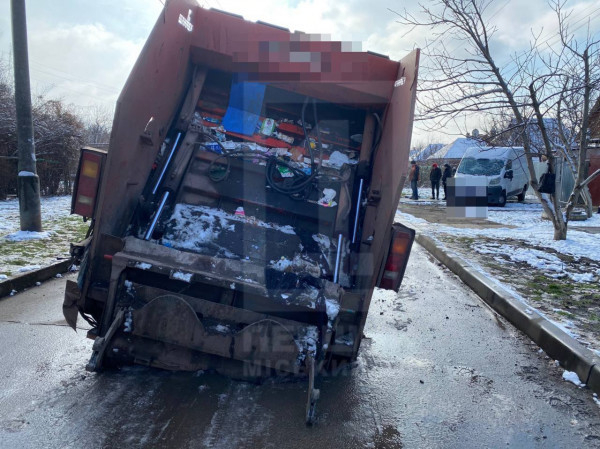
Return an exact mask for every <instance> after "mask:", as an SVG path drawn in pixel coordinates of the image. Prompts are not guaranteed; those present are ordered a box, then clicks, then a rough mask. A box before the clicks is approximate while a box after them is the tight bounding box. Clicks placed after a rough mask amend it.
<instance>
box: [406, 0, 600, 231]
mask: <svg viewBox="0 0 600 449" xmlns="http://www.w3.org/2000/svg"><path fill="white" fill-rule="evenodd" d="M494 4H496V3H494V2H493V1H492V0H439V1H437V2H436V3H434V4H429V3H428V4H427V5H424V4H421V5H420V7H421V11H420V14H419V16H420V17H422V18H418V17H417V16H415V15H413V14H410V13H408V12H406V11H404V13H397V12H396V14H398V15H399V17H400V18H401V19H400V22H401V23H403V24H405V25H409V26H412V27H427V28H429V29H431V31H432V34H431V35H432V36H433V38H432V39H431V40H430V41H428V42H427V45H426V46H425V49H424V54H425V56H426V58H424V59H425V61H427V62H425V64H424V67H422V69H421V73H422V74H424V76H422V77H421V78H422V79H421V88H420V94H419V96H418V109H419V114H420V117H419V118H420V119H422V120H423V119H425V120H427V121H428V122H429V123H430V125H429V126H430V127H431V128H432V129H440V127H442V128H444V127H447V126H449V125H455V126H456V125H460V121H461V120H464V117H465V115H469V114H470V115H477V116H478V117H480V118H487V119H488V120H490V119H491V120H493V119H494V118H496V119H497V118H498V117H502V116H503V115H504V116H507V115H508V116H510V117H511V120H510V125H509V126H508V127H504V129H502V130H501V131H500V132H501V133H504V134H505V133H513V134H514V133H516V134H518V135H519V137H520V141H521V143H522V146H523V147H524V149H525V155H526V160H527V167H528V170H529V174H530V178H531V186H532V187H533V189H534V191H535V194H536V196H537V197H538V199H539V200H540V202H541V204H542V207H543V209H544V212H545V213H546V215H547V216H548V217H549V218H550V220H551V221H552V224H553V226H554V238H555V239H556V240H564V239H566V236H567V224H568V220H569V214H570V213H571V211H572V209H573V207H574V206H575V204H576V202H577V199H578V197H579V195H580V193H581V192H582V191H584V190H585V189H586V186H587V184H589V182H590V181H591V180H593V179H594V177H595V176H598V175H599V174H600V171H599V172H596V173H593V174H591V175H590V176H588V177H587V178H586V177H585V160H586V159H585V158H586V152H587V138H586V136H587V135H588V128H589V120H588V117H589V111H590V108H589V105H590V101H593V98H592V97H593V96H594V95H593V91H594V88H596V90H597V88H598V86H599V85H600V74H599V71H600V68H599V67H598V65H596V66H594V64H593V61H597V59H598V53H599V51H600V49H599V45H598V40H597V38H595V37H592V35H591V34H590V33H589V32H588V34H587V37H586V38H585V39H584V40H583V41H581V42H580V41H578V40H577V39H576V38H575V36H574V35H573V34H572V33H570V32H569V29H568V26H567V23H568V18H569V16H568V14H565V13H564V1H562V0H557V1H554V2H552V3H551V4H550V6H551V7H552V8H553V9H554V11H555V12H556V16H557V21H558V25H559V27H558V33H557V37H558V38H560V44H559V45H554V46H552V45H550V44H549V42H548V40H543V39H542V38H541V36H540V35H533V36H532V38H531V43H530V48H529V49H528V50H527V51H524V52H522V53H520V54H516V55H514V56H513V57H512V58H511V59H510V61H509V62H507V63H506V64H502V65H501V64H499V63H497V61H496V59H495V55H494V52H493V50H492V48H495V47H494V41H493V37H494V34H495V32H496V31H497V30H496V28H495V27H494V26H492V25H491V24H490V17H492V16H493V15H494V14H496V13H497V12H498V11H496V12H492V11H491V6H492V5H494ZM449 43H454V44H457V47H456V48H450V46H449ZM427 57H428V58H427ZM596 96H597V94H596ZM571 108H577V109H578V111H580V112H578V113H579V114H580V116H579V117H578V118H577V119H576V120H575V121H569V122H568V123H570V126H571V127H572V128H573V129H572V130H567V128H566V127H563V126H562V125H560V133H561V134H562V137H561V138H560V139H551V136H550V132H549V129H547V126H546V123H547V122H546V121H545V120H544V119H545V118H548V117H557V116H559V117H560V116H561V114H562V117H563V118H564V117H565V111H566V110H568V111H569V113H571V112H572V109H571ZM559 122H560V120H559ZM533 126H535V127H537V128H538V129H539V133H540V136H541V145H540V147H541V148H539V149H537V150H536V148H535V145H534V143H535V142H532V138H531V135H532V134H531V129H532V127H533ZM567 136H568V137H567ZM489 138H490V139H491V140H492V141H493V140H494V136H489ZM573 139H576V140H577V146H576V148H577V150H576V151H573V146H572V145H573ZM540 152H541V153H542V155H543V157H544V158H545V160H546V161H547V162H548V170H549V172H550V173H556V157H557V155H560V156H564V157H567V159H568V160H569V161H571V163H572V165H571V166H572V167H573V173H574V175H575V188H574V189H573V192H572V194H571V196H570V198H569V200H568V202H567V205H566V214H565V213H563V210H562V209H561V204H560V201H559V196H558V195H557V193H556V192H554V193H540V192H539V185H538V181H537V179H536V174H535V166H534V163H533V160H534V158H536V157H540Z"/></svg>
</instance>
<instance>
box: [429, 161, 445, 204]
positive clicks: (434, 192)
mask: <svg viewBox="0 0 600 449" xmlns="http://www.w3.org/2000/svg"><path fill="white" fill-rule="evenodd" d="M441 178H442V169H441V168H440V167H438V164H433V166H432V168H431V172H430V173H429V180H430V181H431V199H432V200H435V199H436V197H437V199H438V200H439V199H440V179H441Z"/></svg>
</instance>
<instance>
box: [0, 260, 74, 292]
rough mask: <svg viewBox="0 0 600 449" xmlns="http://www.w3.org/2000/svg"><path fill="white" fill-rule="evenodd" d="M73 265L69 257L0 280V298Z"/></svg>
mask: <svg viewBox="0 0 600 449" xmlns="http://www.w3.org/2000/svg"><path fill="white" fill-rule="evenodd" d="M71 265H73V262H72V261H71V260H70V259H67V260H63V261H61V262H57V263H54V264H52V265H49V266H47V267H44V268H40V269H39V270H35V271H29V272H27V273H24V274H21V275H20V276H16V277H14V278H11V279H7V280H5V281H2V282H0V298H2V297H4V296H7V295H9V294H10V292H11V291H13V290H16V291H21V290H23V289H25V288H29V287H32V286H33V285H35V283H36V282H42V281H45V280H47V279H50V278H51V277H54V276H56V275H57V274H58V273H65V272H66V271H69V267H70V266H71Z"/></svg>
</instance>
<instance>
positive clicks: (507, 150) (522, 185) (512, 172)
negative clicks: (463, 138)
mask: <svg viewBox="0 0 600 449" xmlns="http://www.w3.org/2000/svg"><path fill="white" fill-rule="evenodd" d="M456 177H457V178H469V177H477V178H481V177H485V178H486V181H487V196H488V204H495V205H498V206H504V205H505V204H506V199H507V198H510V197H513V196H516V197H517V200H518V201H519V202H521V201H523V200H524V199H525V192H526V191H527V187H528V186H529V175H528V171H527V161H526V160H525V151H524V149H523V148H522V147H484V148H481V147H472V148H469V149H468V150H467V151H466V152H465V154H464V156H463V158H462V159H461V161H460V164H459V165H458V169H457V170H456Z"/></svg>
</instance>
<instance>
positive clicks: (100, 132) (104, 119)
mask: <svg viewBox="0 0 600 449" xmlns="http://www.w3.org/2000/svg"><path fill="white" fill-rule="evenodd" d="M81 115H82V117H83V122H84V125H85V132H84V141H85V144H86V145H90V146H93V147H94V146H95V147H104V146H107V145H108V141H109V140H110V131H111V127H112V116H113V112H112V111H111V110H109V109H108V108H107V107H105V106H99V105H95V106H90V107H88V108H86V109H85V111H82V114H81Z"/></svg>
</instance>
